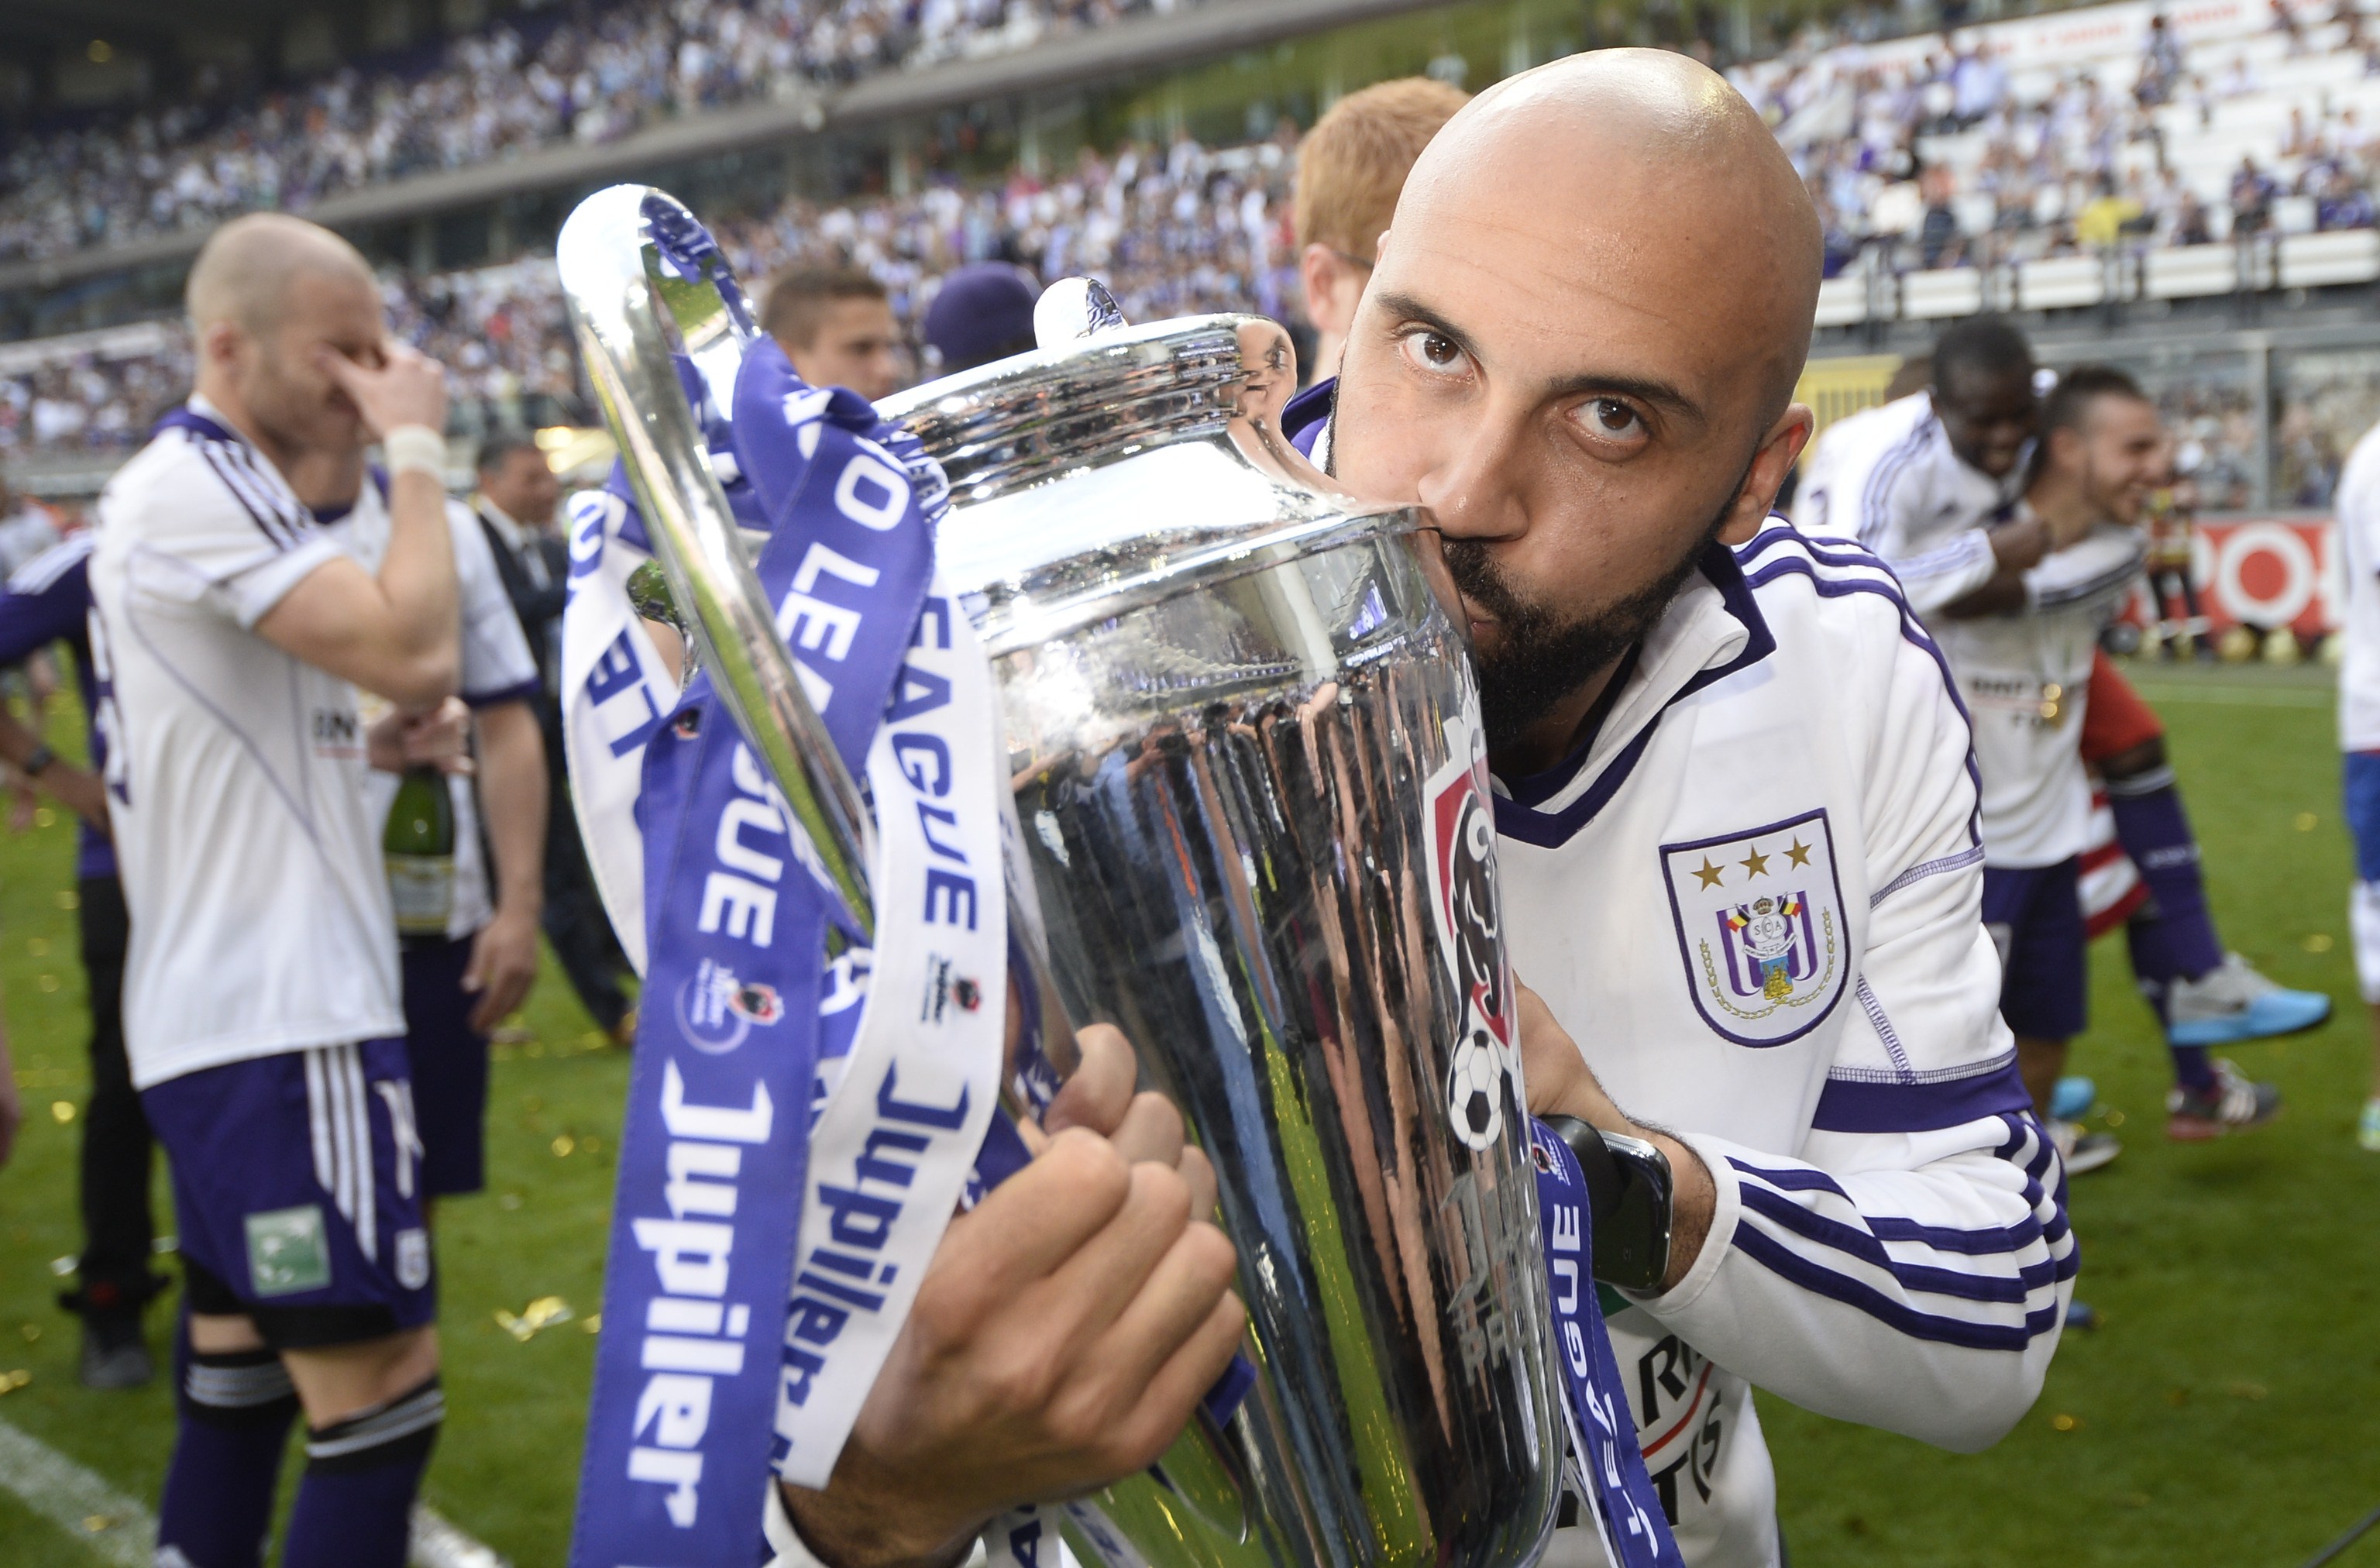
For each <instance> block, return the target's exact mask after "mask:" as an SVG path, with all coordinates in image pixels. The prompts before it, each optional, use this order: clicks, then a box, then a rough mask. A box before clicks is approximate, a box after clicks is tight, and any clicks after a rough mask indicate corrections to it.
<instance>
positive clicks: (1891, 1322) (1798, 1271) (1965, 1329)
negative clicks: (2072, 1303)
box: [1734, 1225, 2060, 1351]
mask: <svg viewBox="0 0 2380 1568" xmlns="http://www.w3.org/2000/svg"><path fill="white" fill-rule="evenodd" d="M1734 1246H1735V1248H1736V1250H1737V1251H1739V1252H1741V1253H1743V1255H1744V1256H1745V1257H1746V1258H1751V1259H1752V1260H1753V1261H1754V1262H1755V1263H1758V1264H1760V1265H1761V1266H1762V1267H1763V1268H1766V1269H1767V1270H1769V1271H1770V1272H1771V1273H1773V1274H1776V1275H1777V1276H1778V1277H1779V1278H1780V1279H1784V1280H1787V1281H1790V1282H1792V1283H1794V1284H1797V1285H1799V1286H1801V1287H1802V1288H1803V1290H1806V1291H1808V1292H1810V1294H1812V1295H1823V1296H1825V1297H1826V1298H1827V1299H1828V1300H1829V1301H1840V1302H1841V1303H1842V1304H1843V1305H1844V1306H1846V1307H1856V1308H1857V1309H1858V1310H1860V1311H1862V1312H1864V1313H1866V1314H1867V1315H1868V1316H1869V1317H1871V1318H1873V1319H1876V1321H1878V1322H1880V1323H1882V1324H1884V1325H1885V1326H1886V1327H1888V1328H1889V1329H1891V1330H1893V1331H1896V1332H1898V1333H1900V1334H1903V1335H1906V1336H1907V1337H1908V1338H1910V1339H1914V1340H1926V1341H1930V1342H1932V1343H1936V1344H1956V1345H1964V1346H1966V1347H1967V1348H1969V1349H1971V1350H2014V1351H2022V1350H2023V1349H2024V1348H2025V1347H2026V1346H2027V1345H2029V1344H2031V1343H2033V1342H2034V1340H2035V1339H2036V1338H2038V1337H2040V1336H2041V1335H2042V1334H2045V1333H2046V1332H2048V1331H2050V1330H2051V1329H2052V1328H2054V1327H2056V1326H2057V1323H2058V1318H2059V1316H2060V1310H2059V1307H2058V1303H2057V1301H2056V1300H2055V1299H2053V1300H2051V1301H2050V1303H2049V1304H2048V1305H2047V1306H2046V1307H2036V1308H2034V1310H2033V1311H2031V1312H2028V1313H2026V1314H2025V1315H2024V1324H2023V1326H2022V1328H2020V1327H2018V1326H2017V1325H2015V1324H2013V1323H1970V1322H1966V1321H1963V1320H1962V1319H1957V1318H1943V1317H1938V1316H1937V1315H1935V1314H1934V1313H1931V1312H1920V1311H1918V1310H1917V1309H1916V1308H1915V1307H1911V1306H1909V1305H1908V1304H1907V1303H1905V1302H1900V1301H1895V1300H1893V1299H1892V1298H1891V1297H1890V1296H1888V1295H1885V1294H1884V1293H1883V1292H1882V1291H1880V1290H1877V1289H1876V1288H1875V1287H1874V1286H1873V1285H1869V1284H1865V1283H1863V1282H1860V1281H1858V1280H1854V1279H1851V1278H1849V1277H1848V1276H1846V1275H1842V1274H1838V1273H1836V1272H1835V1271H1834V1270H1831V1269H1825V1268H1821V1267H1819V1266H1818V1265H1817V1264H1815V1263H1813V1262H1811V1261H1810V1260H1809V1259H1808V1258H1803V1257H1802V1256H1801V1255H1800V1254H1799V1253H1797V1252H1795V1251H1793V1250H1792V1249H1791V1247H1789V1246H1785V1244H1784V1243H1782V1242H1780V1241H1779V1240H1778V1239H1777V1238H1776V1237H1774V1236H1772V1235H1769V1234H1766V1233H1765V1232H1763V1231H1761V1230H1760V1229H1759V1228H1758V1227H1756V1226H1753V1225H1738V1226H1737V1227H1736V1231H1735V1242H1734Z"/></svg>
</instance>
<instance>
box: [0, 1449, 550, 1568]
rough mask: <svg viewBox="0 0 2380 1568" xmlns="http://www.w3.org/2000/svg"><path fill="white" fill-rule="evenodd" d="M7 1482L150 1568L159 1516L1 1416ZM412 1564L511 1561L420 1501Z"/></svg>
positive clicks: (21, 1497)
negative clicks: (153, 1517)
mask: <svg viewBox="0 0 2380 1568" xmlns="http://www.w3.org/2000/svg"><path fill="white" fill-rule="evenodd" d="M0 1490H4V1491H6V1492H8V1493H10V1494H11V1495H13V1496H14V1497H15V1498H16V1499H17V1501H19V1502H21V1503H23V1504H24V1505H25V1506H26V1507H28V1508H30V1509H31V1510H32V1511H33V1512H34V1513H38V1514H40V1515H41V1516H42V1518H44V1519H47V1520H48V1521H49V1522H50V1523H51V1524H53V1525H56V1526H57V1527H58V1528H59V1529H61V1530H63V1531H65V1532H66V1533H67V1535H69V1536H71V1537H73V1538H75V1539H76V1540H79V1541H80V1542H82V1543H83V1544H84V1545H85V1546H88V1547H90V1548H91V1551H92V1553H93V1554H94V1555H96V1556H97V1557H99V1558H100V1559H101V1560H102V1561H103V1562H113V1563H117V1564H120V1565H121V1568H150V1564H151V1563H152V1561H153V1559H154V1558H155V1556H156V1550H157V1549H156V1540H157V1521H156V1520H154V1519H152V1518H151V1517H150V1515H149V1511H148V1510H147V1509H146V1508H143V1507H142V1506H141V1505H140V1503H139V1502H138V1501H135V1500H134V1499H132V1498H129V1497H127V1496H126V1495H125V1494H124V1493H122V1492H120V1491H117V1490H116V1489H115V1488H114V1487H111V1486H109V1485H108V1484H107V1482H106V1481H104V1480H103V1479H102V1478H101V1477H99V1476H98V1475H97V1474H96V1473H94V1472H92V1471H90V1470H86V1469H85V1468H83V1467H82V1466H81V1465H78V1464H76V1463H75V1462H74V1461H73V1460H71V1459H68V1458H67V1456H66V1455H65V1454H63V1453H59V1452H58V1451H57V1450H56V1449H54V1448H52V1447H51V1446H50V1445H49V1444H47V1443H45V1442H43V1441H42V1440H40V1439H39V1438H36V1437H33V1436H31V1435H30V1434H29V1433H27V1432H25V1431H24V1430H23V1429H21V1428H18V1427H17V1426H15V1425H13V1424H12V1423H10V1422H8V1421H6V1420H5V1419H0ZM406 1561H407V1563H408V1564H409V1565H410V1568H512V1565H511V1563H510V1562H507V1561H506V1560H505V1559H504V1558H503V1557H502V1556H499V1555H498V1554H497V1552H496V1550H495V1549H494V1548H492V1547H491V1546H488V1545H487V1544H485V1543H484V1542H481V1541H477V1540H474V1539H472V1538H470V1537H469V1536H468V1535H466V1534H464V1533H463V1531H462V1530H460V1529H458V1528H457V1527H455V1525H453V1524H452V1523H450V1522H449V1521H448V1520H446V1519H445V1518H444V1517H443V1515H441V1514H440V1513H438V1512H437V1511H436V1510H434V1509H432V1508H430V1507H429V1506H427V1505H426V1504H421V1503H417V1504H415V1505H414V1509H413V1539H412V1542H411V1545H410V1548H409V1550H407V1553H406Z"/></svg>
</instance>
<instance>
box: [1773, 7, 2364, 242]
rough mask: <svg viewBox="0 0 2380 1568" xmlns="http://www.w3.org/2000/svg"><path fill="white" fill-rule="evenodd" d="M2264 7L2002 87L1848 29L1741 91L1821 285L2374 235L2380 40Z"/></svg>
mask: <svg viewBox="0 0 2380 1568" xmlns="http://www.w3.org/2000/svg"><path fill="white" fill-rule="evenodd" d="M2314 13H2315V6H2314V5H2313V4H2312V3H2303V4H2300V5H2298V6H2296V7H2295V8H2294V9H2293V8H2292V7H2291V5H2290V4H2289V0H2270V17H2271V20H2270V24H2269V27H2268V29H2267V30H2266V31H2265V33H2263V34H2261V35H2258V34H2249V35H2246V36H2243V37H2239V38H2230V39H2216V40H2209V41H2206V42H2203V43H2198V44H2195V45H2188V46H2186V45H2185V44H2184V43H2182V42H2181V41H2180V38H2179V37H2178V36H2177V32H2176V30H2175V29H2174V28H2173V27H2172V26H2171V25H2170V24H2169V23H2168V18H2166V17H2165V16H2163V15H2161V14H2158V15H2152V17H2151V18H2150V20H2149V24H2148V27H2147V29H2146V30H2145V35H2144V36H2143V35H2141V34H2139V33H2134V34H2133V35H2132V36H2131V38H2130V39H2129V40H2126V41H2124V42H2121V43H2117V44H2115V45H2113V46H2111V47H2110V48H2109V50H2108V51H2107V53H2106V54H2105V55H2096V56H2087V55H2080V54H2078V55H2076V56H2075V57H2072V58H2069V59H2067V60H2065V61H2063V62H2060V63H2059V64H2058V65H2057V66H2056V67H2038V66H2036V67H2031V68H2017V67H2012V66H2011V64H2010V62H2009V61H2008V60H2007V59H2005V58H2003V57H2002V55H2001V54H2000V53H1999V52H1997V51H1996V50H1995V48H1994V45H1993V43H1992V41H1991V39H1990V38H1989V37H1988V36H1987V35H1985V33H1984V32H1982V31H1981V30H1969V31H1966V32H1963V33H1962V32H1946V33H1943V34H1941V35H1940V36H1939V37H1937V38H1936V39H1934V40H1933V41H1931V42H1930V43H1929V44H1927V45H1925V46H1924V47H1922V48H1910V47H1907V46H1900V47H1878V46H1876V45H1874V44H1873V43H1871V42H1869V41H1868V40H1867V39H1866V38H1864V36H1863V35H1864V34H1866V33H1869V32H1872V31H1873V30H1874V28H1873V21H1872V17H1871V14H1870V13H1867V12H1860V13H1856V14H1855V15H1854V18H1852V20H1851V21H1850V22H1848V23H1847V24H1845V25H1842V26H1839V27H1838V28H1836V29H1834V30H1821V29H1815V28H1814V29H1812V30H1808V31H1806V32H1805V33H1804V34H1803V37H1802V38H1801V39H1800V40H1799V41H1798V42H1797V43H1796V44H1795V46H1794V47H1793V48H1791V49H1790V50H1788V51H1787V52H1785V53H1784V54H1783V55H1779V56H1778V57H1777V58H1774V59H1771V60H1767V61H1762V62H1758V63H1756V64H1753V65H1749V66H1745V67H1740V68H1738V69H1737V70H1736V71H1734V72H1733V73H1732V79H1733V80H1734V81H1735V84H1736V86H1737V87H1738V88H1739V89H1740V90H1741V91H1743V93H1744V95H1745V96H1746V97H1748V98H1750V99H1751V100H1752V102H1753V103H1755V105H1756V106H1757V107H1758V108H1759V109H1760V110H1761V112H1762V115H1763V116H1764V117H1765V118H1767V120H1768V122H1769V123H1770V124H1771V125H1772V126H1773V127H1775V128H1776V129H1777V133H1778V137H1779V140H1781V141H1782V142H1783V143H1784V144H1785V146H1786V148H1787V150H1788V151H1789V152H1791V154H1792V156H1793V159H1794V162H1795V164H1796V165H1797V166H1798V167H1799V168H1800V169H1801V170H1802V173H1803V178H1804V179H1805V180H1806V181H1807V183H1808V186H1809V190H1810V195H1811V199H1812V200H1813V201H1815V202H1816V203H1817V206H1818V210H1819V213H1820V214H1821V215H1822V217H1823V219H1824V221H1825V224H1826V235H1827V249H1828V255H1827V271H1828V275H1829V276H1834V275H1837V274H1839V273H1841V272H1843V271H1844V270H1845V269H1846V268H1848V267H1850V266H1852V265H1853V264H1854V263H1855V262H1856V261H1858V260H1859V259H1860V258H1861V257H1862V255H1863V254H1868V253H1873V254H1875V255H1876V258H1877V259H1878V260H1879V261H1882V262H1884V263H1886V264H1888V265H1890V266H1892V267H1894V268H1896V269H1903V270H1905V269H1907V268H1911V267H1925V268H1936V267H1949V266H1958V265H1961V264H1969V265H1974V264H1992V263H2001V262H2010V261H2032V260H2036V259H2040V258H2043V257H2049V256H2059V255H2072V254H2080V253H2085V252H2089V251H2092V250H2095V249H2107V248H2109V247H2112V246H2116V245H2118V244H2119V243H2121V242H2125V241H2127V240H2130V241H2136V242H2138V243H2139V244H2142V245H2143V246H2149V245H2155V246H2179V245H2204V244H2208V243H2211V242H2214V241H2217V240H2221V239H2225V238H2228V237H2232V236H2234V235H2246V234H2253V233H2259V232H2264V231H2267V230H2274V229H2299V230H2304V229H2346V228H2370V227H2372V226H2373V225H2374V204H2373V199H2372V195H2371V188H2372V184H2373V176H2374V163H2375V160H2380V137H2375V136H2374V126H2373V115H2374V112H2375V109H2380V38H2375V36H2374V31H2373V29H2372V24H2371V22H2370V21H2369V19H2368V18H2366V17H2365V16H2364V15H2363V13H2362V10H2360V9H2359V8H2358V6H2357V4H2356V0H2337V4H2336V8H2335V9H2334V10H2333V11H2331V12H2330V14H2328V15H2327V16H2325V17H2323V18H2320V19H2315V15H2314Z"/></svg>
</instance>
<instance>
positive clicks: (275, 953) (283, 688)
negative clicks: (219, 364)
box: [91, 398, 405, 1088]
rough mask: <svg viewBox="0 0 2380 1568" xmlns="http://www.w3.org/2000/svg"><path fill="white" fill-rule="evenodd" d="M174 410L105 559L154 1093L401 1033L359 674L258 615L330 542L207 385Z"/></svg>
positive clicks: (127, 1007) (129, 1030)
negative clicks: (210, 403) (319, 660)
mask: <svg viewBox="0 0 2380 1568" xmlns="http://www.w3.org/2000/svg"><path fill="white" fill-rule="evenodd" d="M190 416H195V418H191V417H190ZM183 418H184V419H185V422H183V423H181V424H178V425H175V424H169V425H168V427H167V428H165V429H164V431H162V432H161V433H159V434H158V435H157V436H156V437H155V439H153V440H152V441H151V442H150V444H148V445H147V446H145V447H143V448H142V449H141V450H140V454H139V455H138V456H135V457H133V459H132V460H131V461H130V462H128V463H127V464H126V465H125V466H124V467H123V468H121V469H119V470H117V472H116V474H115V478H114V479H112V480H109V481H108V484H107V488H106V490H105V491H104V492H103V493H102V495H101V496H100V502H99V529H98V543H97V544H96V546H95V547H94V549H93V551H92V553H91V599H92V611H91V649H92V662H93V663H94V665H95V666H96V668H97V670H98V673H99V677H100V682H101V684H100V687H99V690H100V708H101V715H100V722H101V723H103V724H104V725H105V726H106V728H107V740H108V748H107V752H108V755H107V785H108V792H109V794H110V796H112V797H113V798H112V799H111V800H110V802H109V805H110V808H111V814H112V816H113V819H114V824H115V848H116V856H117V858H118V861H119V862H120V865H121V868H122V873H123V878H124V893H125V900H126V903H127V904H128V906H129V907H130V910H131V916H132V943H131V949H130V952H129V954H128V957H127V960H126V965H125V978H124V1037H125V1046H126V1050H127V1051H128V1054H129V1056H130V1058H131V1066H132V1081H133V1083H134V1084H135V1085H136V1086H138V1087H140V1088H150V1087H152V1086H153V1085H156V1084H159V1083H163V1082H164V1081H165V1080H167V1079H169V1078H173V1077H177V1076H180V1075H182V1074H185V1073H190V1072H195V1071H198V1070H199V1069H200V1068H204V1067H212V1066H218V1065H220V1064H224V1063H227V1062H237V1061H243V1060H246V1059H248V1058H250V1057H257V1056H271V1055H274V1054H277V1053H279V1052H282V1051H298V1050H304V1049H307V1048H309V1047H313V1046H322V1045H334V1044H341V1043H345V1042H347V1041H351V1040H361V1039H378V1038H382V1037H385V1036H392V1035H400V1034H403V1033H404V1032H405V1015H404V1013H403V1011H402V1009H401V1008H400V1006H399V1004H398V988H397V966H396V932H395V917H394V915H393V914H392V913H391V911H390V907H389V897H388V884H387V880H386V876H385V873H384V872H383V869H382V864H381V847H380V832H379V828H378V825H377V823H376V821H375V820H374V819H373V818H372V816H371V814H370V810H369V809H368V808H367V807H366V805H365V801H364V789H363V778H364V772H365V764H364V737H363V731H362V727H361V724H360V722H359V721H358V716H357V712H356V692H355V688H354V687H352V686H350V685H349V684H348V683H347V682H346V681H345V680H342V679H340V678H339V677H338V676H336V675H330V674H328V673H327V672H325V671H322V670H318V669H316V668H314V667H313V666H312V665H310V664H308V663H305V662H302V661H300V660H298V659H296V658H293V657H291V656H290V655H289V654H287V653H285V652H283V651H282V650H280V649H278V648H275V647H274V646H273V644H271V643H269V642H267V641H265V640H264V638H261V637H259V636H257V635H256V633H255V632H254V630H253V629H252V628H253V627H254V626H255V625H256V622H257V620H258V619H259V617H261V616H262V615H263V614H265V613H266V612H267V611H268V610H270V609H272V608H273V605H275V604H277V603H279V602H280V601H281V599H282V597H283V596H284V595H285V594H286V593H287V592H288V591H289V590H291V589H293V588H295V587H296V586H297V584H298V583H299V582H300V581H302V580H304V579H305V578H306V577H308V576H309V575H310V574H312V573H313V572H315V571H317V570H319V569H321V568H322V566H323V565H326V564H327V563H329V562H331V561H333V560H334V559H336V558H337V557H338V554H339V547H338V545H337V544H336V543H334V541H332V540H331V538H330V536H329V535H328V534H327V533H325V532H324V531H323V530H322V529H321V528H320V527H319V526H318V525H317V524H316V523H315V521H314V518H313V517H312V516H311V514H310V513H309V512H308V511H307V510H306V508H305V507H304V505H302V504H300V503H299V502H298V500H297V496H296V495H295V494H293V493H292V492H291V491H290V489H289V486H288V484H287V482H286V481H285V480H283V479H282V477H281V475H280V473H279V471H278V470H276V469H275V468H273V465H272V463H271V462H270V461H268V460H267V459H266V458H265V457H264V456H263V455H262V454H261V453H259V452H258V451H257V450H256V449H255V448H254V447H253V446H251V445H249V444H248V443H247V442H246V441H245V440H243V439H241V438H240V437H239V436H238V435H237V434H236V433H234V432H231V431H230V430H229V429H227V428H225V426H223V425H222V424H221V423H220V422H219V421H217V420H216V419H214V415H213V411H212V409H211V408H209V407H207V406H206V405H205V404H204V403H203V402H202V401H201V400H200V399H196V398H194V399H192V400H191V404H190V408H189V411H188V416H184V417H183Z"/></svg>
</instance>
